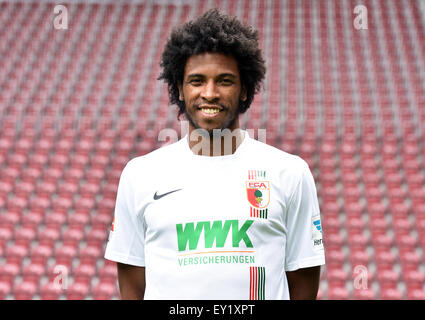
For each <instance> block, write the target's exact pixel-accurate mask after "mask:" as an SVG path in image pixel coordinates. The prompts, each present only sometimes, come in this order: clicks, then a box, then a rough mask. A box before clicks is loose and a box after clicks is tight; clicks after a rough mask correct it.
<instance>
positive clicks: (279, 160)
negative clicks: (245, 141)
mask: <svg viewBox="0 0 425 320" xmlns="http://www.w3.org/2000/svg"><path fill="white" fill-rule="evenodd" d="M251 142H252V143H251V149H250V153H251V154H252V156H256V157H258V158H259V159H261V160H262V161H266V162H268V163H270V164H272V165H277V166H284V167H286V168H288V167H289V168H292V169H300V170H304V169H305V168H306V167H308V164H307V162H306V161H305V160H304V159H302V158H301V157H300V156H297V155H295V154H291V153H289V152H286V151H284V150H281V149H279V148H277V147H274V146H272V145H269V144H267V143H264V142H261V141H258V140H255V139H251Z"/></svg>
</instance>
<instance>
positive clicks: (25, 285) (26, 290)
mask: <svg viewBox="0 0 425 320" xmlns="http://www.w3.org/2000/svg"><path fill="white" fill-rule="evenodd" d="M37 289H38V286H37V284H36V283H34V282H32V281H25V282H21V283H19V284H17V285H16V286H15V287H14V289H13V293H14V298H15V299H16V300H31V299H32V298H33V297H34V295H35V294H36V292H37Z"/></svg>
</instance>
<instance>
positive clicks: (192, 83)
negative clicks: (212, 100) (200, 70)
mask: <svg viewBox="0 0 425 320" xmlns="http://www.w3.org/2000/svg"><path fill="white" fill-rule="evenodd" d="M189 83H190V84H191V85H194V86H199V85H200V84H201V80H199V79H192V80H190V81H189Z"/></svg>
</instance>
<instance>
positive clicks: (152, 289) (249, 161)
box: [105, 10, 325, 300]
mask: <svg viewBox="0 0 425 320" xmlns="http://www.w3.org/2000/svg"><path fill="white" fill-rule="evenodd" d="M161 66H162V68H163V72H162V74H161V76H160V79H164V80H165V81H166V82H167V83H168V88H169V94H170V101H171V103H175V104H177V105H178V106H179V116H180V115H181V114H184V115H185V116H186V118H187V119H188V121H189V132H188V135H186V136H185V137H184V138H182V139H181V140H179V141H178V142H176V143H173V144H171V145H168V146H165V147H162V148H160V149H158V150H155V151H153V152H151V153H149V154H147V155H144V156H141V157H137V158H135V159H132V160H131V161H129V163H128V164H127V165H126V167H125V168H124V170H123V172H122V175H121V179H120V183H119V187H118V193H117V202H116V208H115V216H114V223H113V228H112V230H111V235H110V239H109V242H108V245H107V248H106V253H105V258H106V259H109V260H113V261H116V262H117V263H118V281H119V287H120V292H121V297H122V298H123V299H143V298H145V299H253V300H255V299H289V298H290V299H315V298H316V295H317V291H318V286H319V278H320V265H323V264H324V262H325V259H324V248H323V244H322V232H321V227H320V212H319V206H318V201H317V195H316V189H315V185H314V181H313V177H312V175H311V173H310V170H309V168H308V165H307V164H306V162H305V161H303V160H302V159H301V158H299V157H297V156H294V155H290V154H288V153H285V152H283V151H281V150H278V149H276V148H274V147H271V146H268V145H266V144H264V143H261V142H259V141H256V140H254V139H252V138H251V137H249V135H248V133H247V132H246V131H244V130H241V129H240V127H239V119H238V116H239V114H241V113H243V112H245V111H246V110H247V109H248V108H249V106H250V104H251V102H252V100H253V97H254V95H255V93H256V92H257V91H258V90H259V88H260V84H261V82H262V80H263V78H264V74H265V67H264V60H263V58H262V56H261V51H260V49H259V48H258V33H257V31H256V30H253V29H252V28H251V27H247V26H243V25H242V24H241V23H240V22H239V21H238V20H237V19H235V18H230V17H228V16H225V15H221V14H220V13H219V12H218V11H217V10H210V11H207V12H206V13H205V14H204V15H202V16H201V17H199V18H198V19H197V20H195V21H192V22H188V23H186V24H185V25H183V26H182V27H181V28H178V29H175V30H174V31H173V32H172V34H171V38H170V39H169V41H168V42H167V44H166V47H165V49H164V52H163V55H162V61H161Z"/></svg>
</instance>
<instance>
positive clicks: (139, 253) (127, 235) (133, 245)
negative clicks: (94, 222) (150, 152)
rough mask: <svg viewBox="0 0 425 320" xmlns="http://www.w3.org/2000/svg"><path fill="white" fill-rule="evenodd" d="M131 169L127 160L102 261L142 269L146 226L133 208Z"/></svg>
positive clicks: (133, 195) (133, 191)
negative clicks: (104, 259) (105, 260)
mask: <svg viewBox="0 0 425 320" xmlns="http://www.w3.org/2000/svg"><path fill="white" fill-rule="evenodd" d="M132 170H133V169H132V166H131V161H130V162H129V163H128V164H127V165H126V166H125V168H124V170H123V171H122V173H121V177H120V181H119V184H118V191H117V199H116V204H115V211H114V218H113V223H112V226H111V231H110V234H109V239H108V243H107V246H106V251H105V258H106V259H108V260H112V261H116V262H120V263H124V264H129V265H134V266H139V267H143V266H145V253H144V251H145V250H144V247H145V237H144V234H145V232H144V230H145V227H144V223H143V219H141V218H140V216H139V215H138V212H136V209H135V208H136V206H135V190H134V186H133V184H132V181H131V178H132V175H133V174H134V173H133V172H132Z"/></svg>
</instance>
